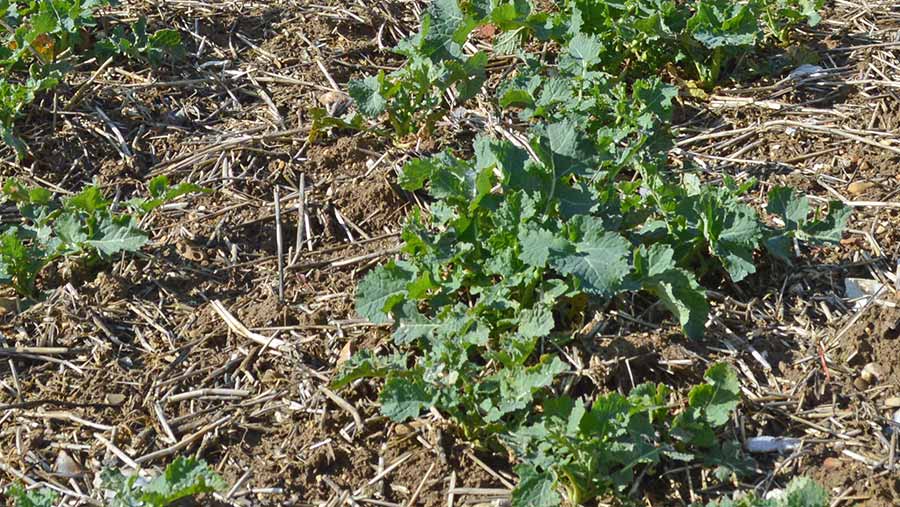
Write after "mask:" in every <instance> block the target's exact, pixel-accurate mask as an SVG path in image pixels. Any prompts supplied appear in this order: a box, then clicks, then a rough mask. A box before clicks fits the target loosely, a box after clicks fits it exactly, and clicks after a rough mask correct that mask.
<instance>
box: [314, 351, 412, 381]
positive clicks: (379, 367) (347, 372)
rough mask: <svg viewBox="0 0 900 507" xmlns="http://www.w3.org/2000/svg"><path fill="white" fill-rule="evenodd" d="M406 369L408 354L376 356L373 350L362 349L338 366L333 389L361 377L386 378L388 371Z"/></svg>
mask: <svg viewBox="0 0 900 507" xmlns="http://www.w3.org/2000/svg"><path fill="white" fill-rule="evenodd" d="M405 369H406V356H405V355H403V354H392V355H389V356H376V355H375V354H374V353H372V351H371V350H360V351H359V352H357V353H356V354H353V355H352V356H351V357H350V359H348V360H347V361H346V362H344V364H342V365H340V367H338V371H337V373H336V374H335V378H334V379H333V380H332V381H331V387H332V388H333V389H340V388H342V387H344V386H346V385H348V384H350V383H351V382H353V381H354V380H357V379H361V378H384V377H386V376H387V375H388V373H391V372H394V371H402V370H405Z"/></svg>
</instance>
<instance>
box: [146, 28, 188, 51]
mask: <svg viewBox="0 0 900 507" xmlns="http://www.w3.org/2000/svg"><path fill="white" fill-rule="evenodd" d="M150 45H151V46H152V47H154V48H158V49H169V50H172V49H175V48H179V47H181V34H180V33H179V32H178V30H170V29H163V30H157V31H156V32H155V33H154V34H153V35H151V36H150Z"/></svg>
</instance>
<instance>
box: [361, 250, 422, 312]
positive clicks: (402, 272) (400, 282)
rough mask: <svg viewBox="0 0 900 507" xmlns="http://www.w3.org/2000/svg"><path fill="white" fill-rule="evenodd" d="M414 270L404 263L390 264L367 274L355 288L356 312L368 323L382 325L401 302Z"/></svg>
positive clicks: (413, 275) (412, 278)
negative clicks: (367, 320)
mask: <svg viewBox="0 0 900 507" xmlns="http://www.w3.org/2000/svg"><path fill="white" fill-rule="evenodd" d="M414 277H415V270H414V269H413V268H412V267H410V266H409V265H408V264H405V263H395V262H390V263H388V264H387V265H385V266H379V267H377V268H375V269H374V270H373V271H372V272H371V273H369V274H367V275H366V276H365V278H363V279H362V281H360V282H359V285H358V286H357V288H356V311H357V312H358V313H359V314H360V315H362V316H363V317H365V318H366V319H369V321H371V322H373V323H376V324H382V323H385V322H388V321H389V320H390V317H389V313H390V311H391V310H392V309H393V308H394V306H395V305H396V304H397V303H399V302H400V301H402V300H403V298H404V297H405V294H406V286H407V285H408V284H409V283H410V282H412V281H413V280H414V279H415V278H414Z"/></svg>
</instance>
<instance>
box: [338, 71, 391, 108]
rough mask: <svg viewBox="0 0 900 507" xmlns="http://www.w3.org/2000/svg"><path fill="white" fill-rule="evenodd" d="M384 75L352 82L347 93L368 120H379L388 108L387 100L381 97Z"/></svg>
mask: <svg viewBox="0 0 900 507" xmlns="http://www.w3.org/2000/svg"><path fill="white" fill-rule="evenodd" d="M382 82H384V73H383V72H382V73H380V74H379V75H378V76H369V77H366V78H364V79H358V80H353V81H350V83H349V84H348V85H347V91H348V93H349V94H350V97H352V98H353V100H354V101H356V106H357V107H358V108H359V112H361V113H362V114H363V115H364V116H366V117H367V118H377V117H378V116H379V115H380V114H382V113H384V112H385V110H386V108H387V99H385V98H384V97H383V96H382V95H381V93H382V92H381V90H382Z"/></svg>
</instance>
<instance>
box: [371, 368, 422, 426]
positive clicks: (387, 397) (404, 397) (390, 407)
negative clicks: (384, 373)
mask: <svg viewBox="0 0 900 507" xmlns="http://www.w3.org/2000/svg"><path fill="white" fill-rule="evenodd" d="M379 399H380V400H381V413H382V414H384V415H386V416H387V417H389V418H390V419H391V420H393V421H397V422H403V421H406V420H407V419H413V418H415V417H418V416H419V414H420V413H421V412H422V410H424V409H426V408H428V407H430V406H431V404H432V396H430V395H429V394H428V391H427V390H426V388H425V384H424V383H423V382H422V381H421V380H420V379H416V378H412V377H392V378H389V379H388V380H387V382H385V384H384V388H383V389H382V390H381V396H380V397H379Z"/></svg>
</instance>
